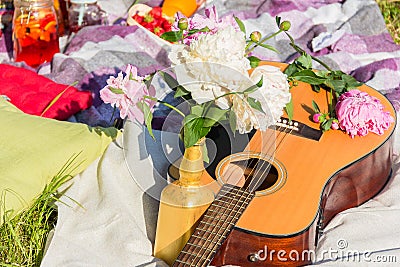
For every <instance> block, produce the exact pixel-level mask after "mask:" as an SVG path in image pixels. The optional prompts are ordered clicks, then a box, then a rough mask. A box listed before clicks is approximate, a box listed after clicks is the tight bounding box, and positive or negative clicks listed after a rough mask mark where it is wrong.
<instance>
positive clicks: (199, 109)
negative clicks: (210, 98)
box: [190, 105, 204, 117]
mask: <svg viewBox="0 0 400 267" xmlns="http://www.w3.org/2000/svg"><path fill="white" fill-rule="evenodd" d="M203 111H204V107H203V106H202V105H194V106H192V107H191V109H190V113H191V114H193V115H196V116H197V117H202V115H203Z"/></svg>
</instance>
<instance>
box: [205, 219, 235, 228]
mask: <svg viewBox="0 0 400 267" xmlns="http://www.w3.org/2000/svg"><path fill="white" fill-rule="evenodd" d="M201 223H203V224H207V225H208V226H211V227H214V226H218V224H213V223H209V222H205V221H203V222H201ZM222 223H224V222H222ZM225 223H228V224H230V225H234V223H232V222H228V221H225ZM199 226H200V224H199ZM199 230H202V228H200V229H199Z"/></svg>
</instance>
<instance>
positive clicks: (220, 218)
mask: <svg viewBox="0 0 400 267" xmlns="http://www.w3.org/2000/svg"><path fill="white" fill-rule="evenodd" d="M223 215H224V214H223ZM204 217H207V218H211V219H213V220H215V219H217V220H224V219H226V218H225V217H228V218H234V219H235V220H239V217H236V216H234V215H229V214H228V215H224V216H216V217H215V216H210V215H207V214H204Z"/></svg>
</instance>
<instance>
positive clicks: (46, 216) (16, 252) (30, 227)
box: [0, 157, 77, 267]
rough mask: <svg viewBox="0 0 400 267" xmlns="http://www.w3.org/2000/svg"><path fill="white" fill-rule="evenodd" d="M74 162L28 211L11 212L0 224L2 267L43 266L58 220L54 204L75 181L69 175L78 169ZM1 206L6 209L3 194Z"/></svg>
mask: <svg viewBox="0 0 400 267" xmlns="http://www.w3.org/2000/svg"><path fill="white" fill-rule="evenodd" d="M75 159H76V157H73V158H72V159H71V160H69V161H68V163H67V164H66V165H65V166H64V167H63V168H62V170H60V171H59V173H58V174H57V175H56V176H55V177H54V178H53V179H52V180H51V182H50V183H49V184H48V185H47V186H46V187H45V188H44V190H43V192H42V194H41V195H40V196H38V197H37V198H36V199H35V200H34V201H33V204H32V205H31V206H30V207H29V208H27V209H26V210H23V211H22V212H20V213H18V214H16V215H14V214H13V212H12V211H11V210H8V211H6V212H5V213H4V215H3V224H2V225H0V267H11V266H13V267H14V266H24V267H38V266H40V263H41V261H42V259H43V256H44V253H45V247H46V241H47V237H48V234H49V232H50V230H51V229H53V228H54V226H55V224H56V221H57V207H56V205H55V202H56V201H59V198H60V196H61V195H62V194H63V193H64V192H65V190H66V189H65V190H64V191H62V192H59V189H60V186H61V185H62V184H64V183H65V182H66V181H68V180H70V179H71V178H72V176H71V175H69V174H66V173H70V172H71V171H73V169H74V168H76V167H77V166H76V165H75V166H74V165H73V161H74V160H75ZM7 194H11V192H7ZM0 204H2V207H1V208H4V193H3V195H2V199H0Z"/></svg>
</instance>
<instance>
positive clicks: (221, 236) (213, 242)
mask: <svg viewBox="0 0 400 267" xmlns="http://www.w3.org/2000/svg"><path fill="white" fill-rule="evenodd" d="M278 133H279V135H280V134H281V133H283V132H282V131H279V129H278ZM279 135H278V138H279ZM286 136H287V133H284V137H283V138H281V142H280V143H279V144H282V141H283V139H284V138H285V137H286ZM272 145H273V144H272ZM272 145H271V146H272ZM278 146H280V145H278ZM271 148H272V147H270V148H268V150H269V149H271ZM257 163H258V162H257ZM253 170H254V169H252V171H253ZM248 177H250V176H248ZM245 179H248V178H245ZM239 192H240V191H239ZM243 194H244V192H243V193H242V196H243ZM234 195H236V197H237V196H239V195H238V194H237V193H236V192H235V193H234ZM233 200H234V198H231V201H230V202H229V205H228V206H231V205H232V204H233V203H232V202H233ZM246 200H247V198H246ZM238 203H239V201H238V202H237V203H235V204H233V205H234V208H232V210H231V211H230V212H229V213H228V215H227V216H228V217H227V218H228V219H229V217H230V218H233V216H232V213H236V212H235V208H236V207H237V204H238ZM243 206H244V202H243V203H241V205H240V207H239V210H240V209H241V208H242V207H243ZM220 209H222V208H220ZM225 212H226V209H224V211H223V215H225ZM224 217H225V216H220V219H219V221H218V222H217V225H218V224H219V222H220V221H221V220H222V218H224ZM230 222H231V220H228V224H229V223H230ZM224 224H225V223H222V225H221V228H218V229H217V232H216V234H215V233H214V232H215V231H214V230H215V229H216V228H215V227H214V228H213V229H212V231H211V232H210V231H206V230H205V231H206V233H209V234H208V237H207V238H206V240H207V241H210V239H209V237H210V236H211V235H212V234H214V235H213V236H211V237H212V239H211V244H213V249H212V250H211V251H209V252H208V253H207V255H206V257H205V258H204V255H202V256H200V253H201V252H202V250H203V247H201V246H200V247H201V249H200V250H199V252H198V254H197V255H196V256H195V258H194V259H193V262H192V263H193V264H195V265H194V266H199V265H198V263H199V262H200V261H201V260H206V261H207V259H208V258H209V257H210V255H211V254H212V253H214V250H215V246H217V245H218V243H219V242H221V241H222V239H224V238H225V236H224V235H223V231H224V230H225V229H224V227H222V226H224ZM221 229H222V234H219V233H220V231H221ZM217 235H219V236H220V238H218V239H217V240H216V242H215V241H214V239H215V237H216V236H217ZM198 256H200V258H199V259H197V258H198ZM196 259H197V262H196ZM192 263H191V265H190V266H192Z"/></svg>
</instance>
